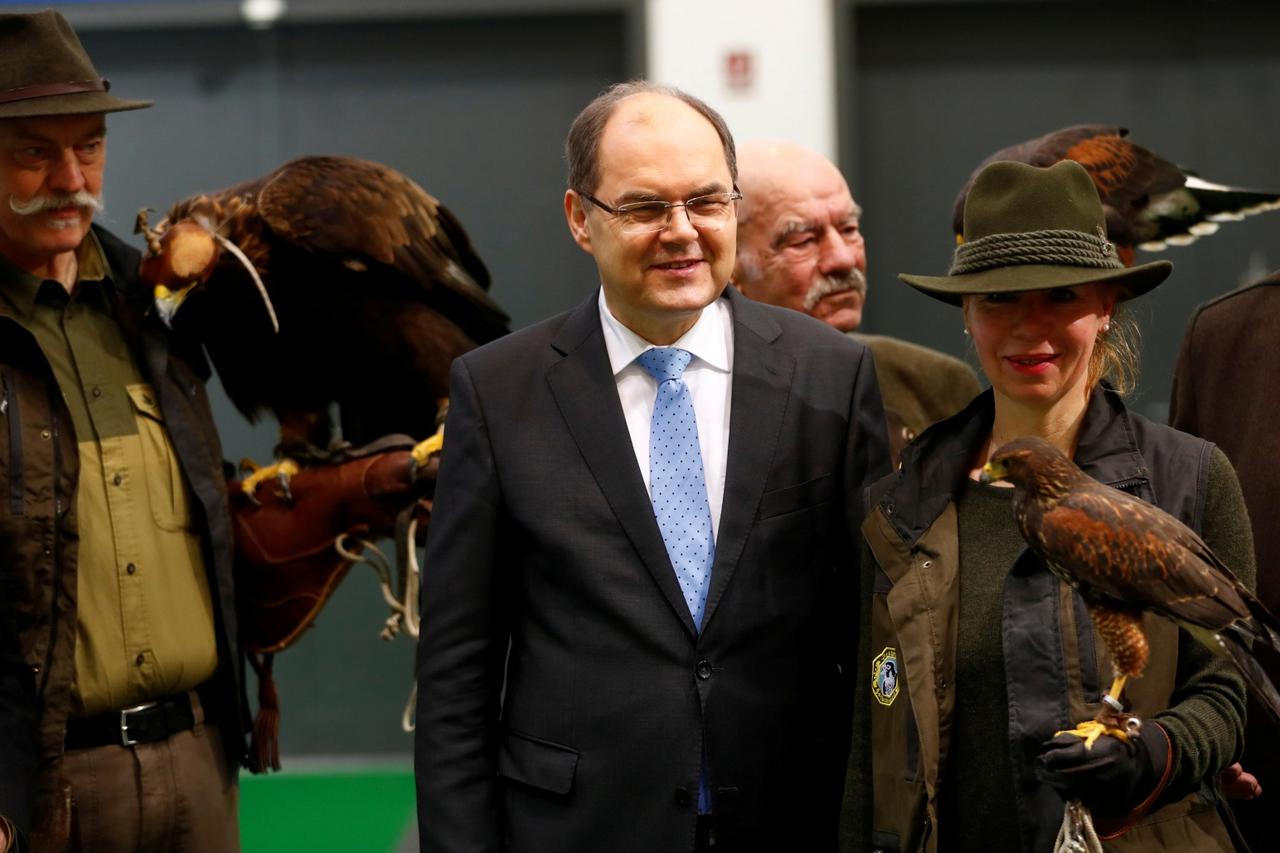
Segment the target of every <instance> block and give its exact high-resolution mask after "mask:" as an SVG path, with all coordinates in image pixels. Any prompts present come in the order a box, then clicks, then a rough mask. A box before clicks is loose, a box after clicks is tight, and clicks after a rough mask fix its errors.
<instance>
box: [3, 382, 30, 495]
mask: <svg viewBox="0 0 1280 853" xmlns="http://www.w3.org/2000/svg"><path fill="white" fill-rule="evenodd" d="M17 387H18V383H17V382H16V381H15V380H14V375H13V367H12V366H11V365H8V364H6V365H5V366H4V368H3V369H0V414H3V415H5V416H6V417H5V422H6V423H7V424H8V426H9V514H10V515H15V516H16V515H22V514H23V513H22V509H23V494H22V493H23V488H24V486H23V481H22V480H23V470H22V417H21V412H20V411H19V406H18V393H17Z"/></svg>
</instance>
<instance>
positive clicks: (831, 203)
mask: <svg viewBox="0 0 1280 853" xmlns="http://www.w3.org/2000/svg"><path fill="white" fill-rule="evenodd" d="M738 169H739V175H738V186H739V188H740V189H741V190H742V196H743V198H742V202H741V204H740V206H739V211H738V249H737V265H736V267H735V269H734V276H733V282H734V284H735V285H737V287H738V290H740V291H741V292H742V293H743V295H745V296H748V297H750V298H752V299H756V300H758V301H760V302H768V303H770V304H772V305H781V306H783V307H784V308H793V309H795V310H797V311H802V312H804V313H806V314H810V315H812V316H814V317H816V318H818V319H819V320H822V321H823V322H825V323H827V324H828V325H831V326H834V327H835V328H837V329H839V330H840V331H842V332H853V331H854V330H855V329H857V328H858V326H859V325H861V323H862V308H863V305H864V304H865V302H866V298H867V278H866V275H867V252H866V245H865V242H864V240H863V235H862V231H861V228H860V221H859V220H860V218H861V216H862V209H861V208H860V207H859V206H858V204H857V203H856V202H855V201H854V200H853V196H852V195H851V194H850V192H849V185H848V184H847V183H846V182H845V179H844V176H842V175H841V174H840V170H839V169H837V168H836V167H835V165H834V164H832V162H831V161H830V160H828V159H827V158H826V157H824V156H822V155H821V154H819V153H818V152H816V151H813V150H811V149H809V148H806V147H804V146H802V145H798V144H796V143H794V142H786V141H782V140H759V141H753V142H748V143H746V144H745V145H743V146H742V148H741V149H740V150H739V152H738ZM854 337H855V338H857V339H858V340H860V341H862V342H863V343H864V344H866V345H867V346H868V347H869V348H870V349H871V353H872V355H873V356H874V357H875V361H876V378H877V379H878V380H879V382H880V396H881V398H882V399H883V401H884V409H885V418H886V420H887V422H888V430H889V444H890V449H891V451H892V454H893V461H894V464H895V465H896V464H897V460H898V453H899V452H900V451H901V450H902V447H903V446H904V445H905V444H906V443H907V442H909V441H910V440H911V439H913V438H915V436H916V435H917V434H918V433H919V432H921V431H922V430H924V429H925V427H927V426H929V425H930V424H932V423H934V422H936V421H939V420H941V419H943V418H945V417H947V416H949V415H952V414H954V413H955V412H957V411H959V410H960V409H961V408H963V407H964V406H965V404H967V403H968V402H969V401H970V400H971V399H973V397H974V396H976V395H977V394H978V392H979V391H981V390H982V386H981V384H980V383H979V382H978V377H977V374H975V373H974V371H973V368H971V367H969V366H968V365H967V364H965V363H964V362H963V361H961V360H960V359H958V358H953V357H952V356H949V355H945V354H943V353H940V352H937V351H936V350H932V349H929V348H927V347H922V346H919V345H917V344H912V343H908V342H906V341H902V340H898V339H896V338H889V337H884V336H881V335H854Z"/></svg>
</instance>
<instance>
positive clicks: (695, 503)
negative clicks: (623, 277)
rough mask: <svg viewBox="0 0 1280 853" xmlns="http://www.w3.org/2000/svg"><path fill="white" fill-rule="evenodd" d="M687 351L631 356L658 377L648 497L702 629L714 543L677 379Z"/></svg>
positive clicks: (686, 402) (691, 426)
mask: <svg viewBox="0 0 1280 853" xmlns="http://www.w3.org/2000/svg"><path fill="white" fill-rule="evenodd" d="M692 359H693V354H692V353H690V352H688V351H687V350H682V349H677V348H675V347H659V348H655V349H651V350H646V351H645V352H644V353H642V354H641V355H640V357H639V358H637V359H636V361H637V362H638V363H639V365H640V366H641V367H643V368H644V369H645V370H646V371H648V373H649V375H650V376H652V377H653V378H654V379H656V380H658V399H657V401H656V402H655V403H654V406H653V420H652V421H651V422H650V429H649V497H650V499H651V500H652V501H653V514H654V515H655V516H656V517H657V519H658V529H659V530H661V531H662V541H663V543H664V544H665V545H666V546H667V556H668V557H670V558H671V567H672V568H673V569H675V571H676V579H677V580H679V581H680V589H681V591H682V592H684V600H685V603H687V604H688V605H689V613H690V615H692V616H693V624H694V625H695V626H696V627H697V628H698V630H699V631H701V630H702V611H703V610H704V609H705V608H706V606H707V588H708V587H709V586H710V585H711V563H712V561H713V560H714V559H715V555H716V545H715V540H714V538H713V537H712V533H711V505H710V504H709V503H708V502H707V481H706V476H705V474H704V473H703V470H702V450H701V449H700V448H699V447H698V421H697V419H696V417H695V416H694V413H693V398H692V397H691V396H690V395H689V386H688V385H686V384H685V382H684V380H683V379H682V378H681V374H683V373H684V369H685V368H686V367H688V366H689V362H690V361H691V360H692Z"/></svg>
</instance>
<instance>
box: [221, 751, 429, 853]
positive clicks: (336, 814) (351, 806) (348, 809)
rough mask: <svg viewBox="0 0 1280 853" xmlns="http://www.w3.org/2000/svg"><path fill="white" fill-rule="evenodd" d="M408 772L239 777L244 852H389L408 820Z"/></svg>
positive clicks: (410, 798)
mask: <svg viewBox="0 0 1280 853" xmlns="http://www.w3.org/2000/svg"><path fill="white" fill-rule="evenodd" d="M414 796H415V794H414V787H413V772H412V771H411V770H375V771H368V772H342V773H297V774H291V773H289V772H288V771H286V772H284V773H281V774H279V775H272V776H249V775H248V774H242V775H241V776H240V839H241V845H242V847H243V850H244V853H277V851H280V853H289V851H293V850H305V851H308V853H329V851H334V853H337V851H343V853H391V851H394V850H395V849H396V847H397V845H398V844H399V843H400V842H401V841H402V840H403V839H404V837H405V834H406V833H407V832H408V831H409V827H410V826H411V825H412V820H413V817H414V808H415V801H414Z"/></svg>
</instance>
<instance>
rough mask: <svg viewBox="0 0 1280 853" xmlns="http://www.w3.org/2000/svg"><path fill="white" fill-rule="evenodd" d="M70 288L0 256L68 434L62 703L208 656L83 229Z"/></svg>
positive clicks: (126, 363)
mask: <svg viewBox="0 0 1280 853" xmlns="http://www.w3.org/2000/svg"><path fill="white" fill-rule="evenodd" d="M77 259H78V261H79V279H78V281H77V283H76V286H75V289H74V291H73V293H72V294H71V295H70V296H68V295H67V292H66V289H65V288H63V286H62V285H61V284H60V283H58V282H55V281H47V280H42V279H40V278H38V277H36V276H34V275H31V274H30V273H27V272H25V271H23V270H20V269H18V268H17V267H16V266H14V265H13V264H11V263H9V262H8V261H7V260H4V259H0V293H3V295H4V297H5V298H7V299H8V300H9V302H11V303H12V304H13V307H14V308H15V312H14V314H15V318H16V319H17V320H18V321H19V322H20V323H21V324H22V325H23V327H24V328H26V329H27V330H28V331H29V332H31V334H32V335H33V336H34V337H35V339H36V341H37V343H38V344H39V345H40V348H41V350H42V351H43V352H44V355H45V358H46V359H47V360H48V362H49V366H50V367H51V368H52V370H53V375H54V378H55V379H56V380H57V383H58V387H59V388H60V389H61V391H62V396H63V399H64V400H65V402H66V405H67V409H68V410H69V411H70V413H71V422H72V426H73V427H74V428H75V435H76V438H77V442H78V445H79V457H80V473H79V478H78V480H77V486H76V514H77V517H78V519H79V521H78V532H79V537H80V546H79V560H78V563H77V573H78V574H77V584H76V598H77V613H78V618H77V623H76V656H75V661H76V662H75V684H74V689H73V696H72V714H73V716H77V717H78V716H89V715H92V714H97V713H101V712H104V711H112V710H119V709H122V708H127V707H131V706H133V705H137V704H140V703H143V702H146V701H149V700H151V699H155V698H159V697H161V696H167V695H171V694H174V693H180V692H183V691H185V690H189V689H191V688H193V687H195V686H197V685H199V684H201V683H203V682H204V681H207V680H208V679H209V678H210V677H212V676H213V673H214V670H215V669H216V667H217V663H218V655H217V643H216V640H215V639H214V636H215V635H214V625H213V621H214V616H213V602H212V599H211V597H210V593H209V582H208V577H207V574H206V571H205V565H204V558H203V556H202V552H201V547H200V539H199V536H198V534H197V533H196V532H194V531H193V530H192V524H191V507H190V503H189V496H188V492H187V487H186V484H185V482H184V481H183V478H182V471H181V469H180V467H179V464H178V459H177V456H176V454H175V453H174V449H173V446H172V445H171V443H170V441H169V435H168V432H167V431H166V430H165V426H164V416H163V415H162V413H161V412H160V408H159V406H158V405H157V403H156V398H155V393H154V392H153V391H152V389H151V387H150V385H148V384H147V383H146V381H145V380H144V378H143V376H142V374H141V372H140V371H139V369H138V366H137V364H136V363H135V362H134V358H133V354H132V352H131V350H130V348H129V343H128V341H127V340H126V339H125V336H124V333H123V332H122V331H121V329H120V326H119V325H118V324H117V323H116V321H115V318H114V316H113V312H112V308H111V304H112V300H111V291H110V287H111V284H110V278H111V274H110V270H109V269H108V268H107V263H106V259H105V257H104V256H103V254H102V248H101V246H100V245H99V244H98V241H97V238H96V237H95V236H94V235H93V234H92V233H90V234H89V236H88V237H87V238H86V239H85V241H84V242H83V243H82V244H81V246H80V249H79V250H78V251H77Z"/></svg>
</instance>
